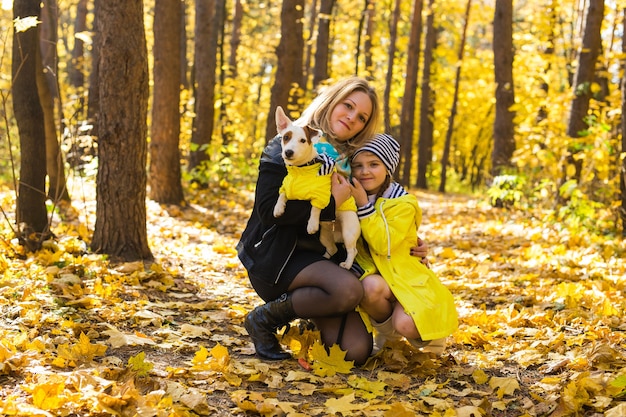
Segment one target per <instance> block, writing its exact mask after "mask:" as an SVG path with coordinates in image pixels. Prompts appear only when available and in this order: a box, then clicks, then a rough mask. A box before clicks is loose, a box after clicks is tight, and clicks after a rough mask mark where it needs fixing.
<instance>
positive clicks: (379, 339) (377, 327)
mask: <svg viewBox="0 0 626 417" xmlns="http://www.w3.org/2000/svg"><path fill="white" fill-rule="evenodd" d="M371 322H372V327H373V328H374V348H373V349H372V354H373V355H375V354H376V353H378V352H379V351H380V350H381V349H382V348H383V345H384V344H385V342H386V341H387V340H399V339H400V337H401V336H400V333H398V332H396V330H395V329H394V328H393V323H392V322H391V317H389V318H388V319H387V320H385V321H383V322H382V323H378V322H376V321H374V320H371Z"/></svg>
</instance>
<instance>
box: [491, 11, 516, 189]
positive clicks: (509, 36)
mask: <svg viewBox="0 0 626 417" xmlns="http://www.w3.org/2000/svg"><path fill="white" fill-rule="evenodd" d="M493 57H494V71H495V79H496V117H495V121H494V124H493V152H492V154H491V175H492V176H493V177H495V176H498V175H500V174H502V173H503V172H504V170H506V168H510V167H511V158H512V157H513V152H515V136H514V134H515V129H514V126H513V119H514V118H515V112H514V111H512V110H511V107H512V106H513V104H515V90H514V85H513V59H514V51H513V0H496V11H495V16H494V19H493Z"/></svg>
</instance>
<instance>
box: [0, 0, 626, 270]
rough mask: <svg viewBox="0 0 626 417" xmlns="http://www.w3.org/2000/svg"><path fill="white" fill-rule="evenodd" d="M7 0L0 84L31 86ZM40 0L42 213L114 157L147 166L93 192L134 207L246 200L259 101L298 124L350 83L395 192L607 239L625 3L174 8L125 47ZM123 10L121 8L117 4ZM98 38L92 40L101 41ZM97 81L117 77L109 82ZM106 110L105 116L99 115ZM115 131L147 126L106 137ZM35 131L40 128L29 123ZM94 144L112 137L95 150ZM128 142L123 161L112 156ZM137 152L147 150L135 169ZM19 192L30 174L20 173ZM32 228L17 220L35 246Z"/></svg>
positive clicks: (26, 154)
mask: <svg viewBox="0 0 626 417" xmlns="http://www.w3.org/2000/svg"><path fill="white" fill-rule="evenodd" d="M9 4H10V2H9V1H5V2H3V5H4V9H3V10H2V11H1V13H0V19H1V20H2V26H0V27H2V28H5V29H3V31H4V33H2V34H1V38H0V41H1V42H2V46H3V48H2V49H1V50H0V56H1V57H2V60H1V61H0V65H1V66H2V72H1V74H10V73H11V71H10V70H9V68H10V67H11V65H12V64H13V65H14V71H18V70H19V71H24V72H25V73H24V78H28V80H29V81H33V80H34V78H33V77H35V75H36V74H35V72H34V71H33V70H32V69H31V68H34V67H32V66H31V64H30V63H29V61H27V60H24V61H23V63H24V64H28V66H24V65H22V66H21V68H17V67H20V65H19V64H17V67H15V65H16V59H23V58H16V56H15V55H13V57H12V59H9V58H10V57H9V54H8V53H7V51H10V50H11V49H10V46H11V45H12V44H13V43H14V42H16V41H17V40H18V39H19V37H20V36H22V35H13V30H12V29H11V30H8V29H7V28H11V27H12V20H13V16H12V13H11V10H10V7H7V6H8V5H9ZM41 4H42V5H43V9H42V10H41V15H40V16H39V17H38V19H39V21H40V22H41V23H40V24H39V25H37V28H38V29H41V30H40V33H39V34H38V35H37V36H38V39H39V40H40V54H41V62H42V64H43V65H42V69H41V70H39V71H43V72H44V74H45V76H46V80H47V86H48V89H49V92H50V95H51V98H45V96H44V95H43V91H42V90H43V86H41V84H39V85H40V86H41V87H40V88H39V90H40V91H39V95H40V96H41V97H42V98H41V99H40V100H41V101H40V106H41V107H42V108H44V109H45V108H50V107H52V109H53V110H54V115H53V117H54V119H53V125H54V127H55V128H56V131H55V136H56V141H57V142H58V144H59V145H60V146H59V149H60V150H61V152H60V153H58V154H57V155H56V156H55V155H54V154H53V153H52V152H54V149H53V148H54V147H53V146H51V145H47V146H46V153H47V154H48V161H57V165H58V166H61V167H62V168H64V169H63V170H61V172H56V173H55V171H54V169H53V167H54V164H50V163H48V164H47V171H46V173H47V177H46V178H47V180H46V183H45V185H44V184H43V183H41V181H39V180H38V181H39V182H36V183H34V184H32V186H31V188H32V189H36V190H37V193H39V194H40V195H42V196H44V198H47V199H48V201H52V200H54V201H59V200H61V199H65V200H69V198H70V196H69V194H68V193H66V192H64V190H65V191H66V188H65V185H61V186H60V187H59V184H63V183H64V181H66V180H71V178H72V175H73V172H77V171H80V172H87V171H88V170H89V168H94V170H97V169H99V168H98V167H99V166H103V161H102V159H103V158H111V159H112V160H118V159H119V160H121V159H122V158H131V159H132V161H131V160H128V161H126V162H125V163H122V165H120V167H122V166H123V167H128V166H141V167H145V169H143V171H144V172H145V173H146V176H147V177H148V178H146V179H145V180H144V179H142V178H141V175H139V174H138V173H135V174H133V176H134V177H133V180H135V181H137V182H136V183H133V185H132V186H129V185H127V184H129V183H132V181H131V178H128V177H127V176H126V175H121V174H120V173H115V172H111V173H110V174H109V178H108V179H106V180H104V179H102V180H99V181H117V182H119V184H120V187H122V190H123V193H122V195H123V194H124V193H126V194H128V195H130V194H132V195H133V196H135V197H134V198H137V199H138V201H142V198H144V197H145V196H144V195H142V194H141V192H140V189H143V190H146V187H147V190H148V196H149V197H150V198H152V199H154V200H155V201H158V202H161V203H174V204H184V203H185V196H184V194H183V192H184V190H189V188H186V187H188V186H190V185H192V186H195V187H198V189H200V190H201V189H203V188H205V187H208V188H213V187H216V186H218V187H237V188H252V187H253V186H254V180H255V176H256V168H257V161H258V157H259V154H260V152H261V150H262V149H263V146H264V144H265V143H266V141H267V140H269V139H270V136H271V135H272V129H273V125H274V122H273V111H274V107H275V106H276V105H278V104H280V105H283V106H285V107H287V108H288V110H289V111H290V113H291V114H290V115H291V116H292V117H297V116H298V115H299V113H300V112H301V111H302V110H303V109H304V108H305V106H306V105H307V104H308V103H309V102H310V101H311V100H312V98H313V97H314V96H315V95H316V94H317V93H318V91H319V89H320V88H323V87H324V85H326V84H328V83H332V82H333V81H335V80H337V79H339V78H342V77H345V76H349V75H353V74H355V73H356V75H360V76H363V77H366V78H368V79H369V80H370V81H371V82H372V84H373V85H374V86H375V87H376V88H377V89H378V91H379V94H380V97H381V98H382V99H384V103H383V113H384V114H383V117H384V120H385V130H387V132H389V133H391V134H393V135H395V136H397V137H398V139H399V140H401V143H402V144H403V146H404V150H403V160H402V164H401V166H400V167H399V169H398V173H397V177H398V179H399V180H400V181H401V182H402V183H403V184H404V185H406V186H407V187H412V186H416V187H419V188H426V189H438V190H439V191H440V192H472V193H480V194H481V195H483V196H485V198H486V199H489V201H490V202H491V203H492V204H494V205H496V206H502V207H504V206H512V205H515V206H518V207H522V208H528V209H535V208H536V209H543V210H545V213H548V214H547V217H546V219H547V220H554V221H560V222H563V223H564V224H566V225H568V227H572V228H576V227H586V228H589V229H593V230H595V231H597V232H601V233H608V234H622V233H624V232H623V230H624V227H623V225H622V224H623V220H622V221H621V222H620V219H624V218H626V215H625V214H624V211H623V209H622V207H626V203H625V201H626V190H624V187H625V186H623V185H622V186H621V188H620V181H621V182H622V183H624V181H623V175H624V158H623V151H624V150H623V149H622V136H623V135H622V119H621V112H622V106H623V99H622V93H621V91H622V83H623V79H624V75H623V72H624V63H623V60H622V57H623V48H624V47H623V39H622V34H623V32H624V30H623V28H624V7H626V4H623V2H620V1H618V2H610V3H607V4H606V5H605V4H604V1H602V0H599V1H591V2H587V1H583V2H581V1H578V0H551V1H549V2H546V1H539V0H528V1H524V2H512V1H511V0H495V1H494V0H466V1H461V2H445V1H441V0H428V1H422V0H412V1H397V0H383V1H373V0H366V1H363V0H359V1H356V0H289V1H287V0H285V1H284V2H265V1H254V2H247V1H243V0H196V1H195V2H194V1H192V0H179V1H170V2H163V4H160V3H159V4H158V5H156V4H155V2H154V1H153V0H146V1H144V2H142V3H141V6H143V7H142V14H143V22H142V24H143V25H142V27H141V33H139V32H133V34H132V36H131V35H130V34H129V33H128V31H123V30H115V29H113V30H111V28H110V24H111V22H110V17H111V16H110V14H111V10H110V9H109V8H107V7H104V6H103V3H102V2H101V1H98V0H95V1H93V0H54V1H52V0H47V1H45V2H43V3H41ZM116 4H117V2H116ZM16 5H17V3H16ZM138 6H139V5H138V4H136V3H135V1H133V2H119V4H118V5H117V7H120V8H122V9H124V10H125V9H126V8H129V10H131V8H136V7H138ZM177 6H178V9H177V12H176V13H175V12H174V9H176V7H177ZM161 7H163V9H161ZM166 7H167V9H166ZM132 10H134V11H133V13H135V12H136V9H132ZM16 17H19V18H26V17H27V16H21V15H20V16H16ZM176 19H179V24H178V25H176V24H175V22H173V20H176ZM102 21H104V22H102ZM55 28H56V30H55ZM44 29H45V30H44ZM103 30H106V31H107V32H106V33H107V34H108V35H107V36H109V38H107V39H101V37H102V36H103V34H104V33H103V32H102V31H103ZM26 33H27V32H24V34H26ZM29 36H32V35H30V34H29ZM116 36H117V37H120V38H121V39H115V37H116ZM142 36H145V39H146V50H147V68H148V73H147V74H148V75H149V76H150V82H149V83H148V82H147V81H143V78H142V81H141V82H138V81H137V79H135V78H133V77H130V76H129V74H135V71H138V69H137V68H135V66H136V65H143V64H141V61H142V60H140V59H138V58H139V57H140V55H141V54H142V52H141V48H138V49H134V48H128V46H129V45H135V44H134V42H135V38H138V37H142ZM131 38H132V39H131ZM174 43H177V44H178V47H176V46H175V45H174ZM103 48H113V49H114V50H117V52H115V55H113V57H114V58H111V55H104V56H103V55H102V54H103V52H105V51H106V49H103ZM120 48H122V49H121V50H120ZM108 53H111V51H109V52H108ZM174 55H177V56H174ZM110 59H114V61H109V60H110ZM11 61H13V62H11ZM174 66H176V67H178V70H175V69H174ZM27 69H28V71H29V72H28V73H26V71H27ZM105 70H106V71H107V72H106V73H103V71H105ZM108 71H119V73H118V75H117V76H113V77H112V76H111V74H110V73H109V72H108ZM102 78H105V80H108V81H103V80H102ZM16 80H17V81H12V80H11V79H10V78H9V77H7V76H4V75H3V77H2V78H0V93H1V94H2V98H3V104H4V105H3V108H2V110H3V112H4V113H3V115H4V120H5V123H4V124H2V126H0V137H2V138H7V140H3V141H2V142H1V143H0V156H1V158H0V166H1V172H2V180H3V183H6V184H9V185H11V184H12V183H13V180H12V178H11V175H12V172H13V171H12V168H11V167H12V164H15V166H19V165H20V164H22V169H23V168H24V165H30V164H31V163H30V162H29V161H30V159H29V158H32V157H33V156H34V155H35V154H34V153H33V152H36V151H35V150H32V148H31V147H29V146H28V145H26V146H25V145H24V144H20V143H19V141H17V140H15V138H17V137H18V136H19V137H20V139H22V136H23V133H22V132H21V130H20V131H18V125H19V117H18V114H19V108H20V102H19V95H18V90H20V88H25V87H20V85H19V83H18V82H19V78H17V79H16ZM31 88H32V87H31ZM103 88H106V89H107V90H106V91H109V93H110V92H111V91H114V90H115V89H117V90H120V91H119V92H118V94H119V96H120V97H124V95H123V94H121V93H122V91H124V92H126V93H127V94H128V95H127V96H126V97H125V98H120V100H126V101H127V103H125V106H122V104H123V103H119V102H115V101H107V97H102V96H101V94H103V92H104V91H105V90H103ZM176 91H178V93H177V92H176ZM144 95H145V97H146V98H147V111H146V112H144V111H143V110H141V108H142V106H143V99H141V100H137V103H136V104H135V102H134V101H131V97H136V98H138V97H144ZM133 100H134V99H133ZM50 103H52V104H50ZM114 104H115V105H116V106H119V108H120V109H121V110H119V111H117V112H116V113H115V114H114V115H112V114H111V109H110V108H109V107H110V106H113V105H114ZM103 106H105V107H103ZM176 109H177V113H176V114H177V116H178V119H177V120H174V119H176V117H175V116H174V112H175V111H176ZM131 110H132V111H131ZM46 114H48V113H46ZM104 116H106V119H105V120H101V119H102V118H103V117H104ZM138 118H139V119H145V120H136V119H138ZM129 119H132V120H134V122H135V123H139V124H141V123H146V124H147V126H148V127H149V128H147V129H143V128H141V127H139V128H137V127H133V129H130V128H122V127H123V126H125V123H130V122H129ZM46 126H48V122H46ZM116 126H117V127H116ZM39 128H41V132H44V125H41V126H37V129H39ZM102 129H104V130H102ZM111 129H113V130H111ZM111 132H114V137H115V139H114V141H113V142H110V141H111V140H112V139H111V138H110V137H109V138H108V139H107V137H108V136H107V135H109V134H111ZM49 137H51V135H46V141H48V140H49V139H48V138H49ZM105 140H107V141H109V142H103V141H105ZM131 142H132V143H133V144H134V145H133V146H134V147H138V148H133V149H137V150H138V152H131V153H128V152H125V151H124V149H125V148H124V146H126V145H127V144H128V143H131ZM140 142H141V143H140ZM105 143H112V144H115V149H114V150H113V149H112V151H113V152H112V153H110V154H109V155H108V156H107V154H106V149H101V147H102V146H106V145H105ZM142 143H144V144H147V145H146V146H149V147H147V148H145V149H149V151H150V152H149V155H148V157H146V158H145V160H144V150H143V148H142V147H143V145H142ZM38 151H41V150H40V149H39V150H38ZM146 152H147V151H146ZM98 159H100V160H98ZM59 161H60V162H59ZM116 163H119V161H118V162H116ZM59 164H60V165H59ZM98 164H99V165H98ZM38 168H41V167H38ZM61 173H62V174H64V175H59V174H61ZM165 174H167V175H165ZM138 175H139V176H138ZM137 176H138V177H137ZM66 177H67V179H66ZM20 181H21V183H22V184H25V181H30V180H28V178H27V177H25V176H22V177H21V178H20ZM144 182H145V184H144ZM100 186H103V185H100ZM123 187H132V188H128V189H127V188H123ZM129 190H132V192H129ZM18 191H19V193H20V194H22V193H24V194H25V195H24V196H23V197H25V196H26V195H27V194H28V193H27V191H25V190H23V189H20V190H18ZM120 192H122V191H120ZM137 196H138V197H137ZM102 198H105V199H107V198H108V199H113V200H115V199H119V198H121V197H120V194H118V193H116V194H114V195H110V196H108V197H107V196H103V197H102ZM41 201H43V200H41V199H40V200H38V201H37V203H36V204H37V206H41ZM113 202H114V201H111V203H113ZM102 204H104V202H102ZM35 212H36V211H35ZM35 212H33V213H35ZM137 214H138V215H139V217H138V219H137V220H138V221H139V224H141V221H142V220H141V214H140V213H137ZM21 218H22V219H24V215H22V216H21ZM104 221H105V223H104V224H109V223H108V222H109V220H104ZM40 223H41V222H36V223H35V224H33V225H30V226H29V227H30V229H32V228H33V227H34V229H35V231H36V232H38V233H42V236H43V235H45V233H44V232H45V230H44V229H45V226H43V227H42V225H41V224H40ZM116 227H120V226H119V225H118V226H116ZM140 227H141V226H140ZM40 229H41V230H40ZM140 235H141V234H140ZM96 237H98V239H99V240H100V241H102V239H103V238H104V240H106V239H107V238H106V237H103V236H100V235H98V233H96ZM138 239H139V240H141V238H138ZM113 246H119V243H117V244H115V245H113ZM143 246H144V245H143V244H140V245H138V246H137V248H142V247H143ZM104 247H106V246H103V245H101V244H99V245H98V248H104ZM116 250H117V251H118V252H119V248H116ZM116 250H113V249H107V250H106V251H105V252H108V253H114V252H116ZM135 252H136V253H135V254H134V255H132V256H130V257H131V258H132V257H133V256H138V257H140V258H141V257H144V256H149V253H148V252H147V251H146V250H145V248H143V249H139V250H137V251H135ZM120 253H121V252H120Z"/></svg>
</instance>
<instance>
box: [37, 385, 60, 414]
mask: <svg viewBox="0 0 626 417" xmlns="http://www.w3.org/2000/svg"><path fill="white" fill-rule="evenodd" d="M64 390H65V384H63V383H62V382H60V383H59V382H46V383H43V384H38V385H37V386H36V387H35V388H34V389H33V405H35V406H36V407H39V408H41V409H42V410H56V409H58V408H59V407H61V405H63V403H64V402H65V399H64V398H62V396H61V394H63V391H64Z"/></svg>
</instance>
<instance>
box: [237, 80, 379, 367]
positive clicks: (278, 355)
mask: <svg viewBox="0 0 626 417" xmlns="http://www.w3.org/2000/svg"><path fill="white" fill-rule="evenodd" d="M298 122H299V123H302V124H306V125H308V126H310V127H312V128H314V129H318V130H320V131H322V132H323V133H324V135H325V139H326V141H327V142H328V143H329V144H331V145H332V146H333V147H334V148H335V149H336V150H337V151H338V152H339V153H340V154H342V156H343V157H344V158H346V159H347V158H348V157H349V156H350V154H351V153H352V152H353V151H354V150H355V149H357V148H358V147H359V145H360V144H361V143H362V142H364V141H365V140H366V139H367V138H370V137H372V136H373V135H374V133H375V132H376V131H377V128H378V124H379V103H378V96H377V94H376V91H375V90H374V89H373V88H372V87H371V86H370V85H369V83H368V82H367V81H366V80H364V79H362V78H359V77H350V78H346V79H344V80H341V81H339V82H337V83H336V84H334V85H332V86H330V87H328V88H326V89H325V90H324V91H323V92H322V93H321V94H320V95H319V96H318V97H317V98H316V99H315V100H314V101H313V103H312V104H311V105H310V106H309V107H308V108H307V109H306V110H305V111H304V112H303V115H302V117H301V118H300V120H299V121H298ZM280 153H281V145H280V138H279V137H275V138H274V139H272V140H271V141H270V142H269V143H268V145H267V147H266V148H265V150H264V151H263V154H262V155H261V161H260V164H259V177H258V180H257V185H256V192H255V202H254V207H253V210H252V214H251V216H250V219H249V221H248V224H247V226H246V229H245V230H244V232H243V234H242V236H241V240H240V242H239V244H238V245H237V250H238V254H239V258H240V260H241V262H242V263H243V265H244V266H245V268H246V269H247V270H248V276H249V278H250V283H251V284H252V287H253V288H254V289H255V291H256V292H257V293H258V295H259V296H260V297H261V298H262V299H263V300H264V301H265V302H266V304H264V305H261V306H259V307H256V308H255V309H254V310H252V311H251V312H250V313H249V314H248V315H247V316H246V319H245V323H244V324H245V327H246V330H247V331H248V334H250V337H251V338H252V341H253V342H254V346H255V349H256V352H257V355H258V356H260V357H261V358H264V359H269V360H281V359H287V358H290V357H291V355H290V354H289V353H287V352H285V351H284V350H283V349H282V348H281V346H280V344H279V342H278V340H277V338H276V330H277V329H279V328H281V327H282V326H284V325H286V324H288V323H289V322H290V321H291V320H293V319H295V318H305V319H311V320H312V321H313V323H315V325H316V327H317V329H318V330H319V331H320V334H321V338H322V343H324V344H325V345H326V346H332V345H333V344H335V343H336V344H338V345H339V346H340V347H341V349H342V350H344V351H346V352H347V353H346V357H345V358H346V360H353V361H354V362H355V363H356V364H362V363H364V362H365V361H366V360H367V358H368V357H369V355H370V353H371V350H372V337H371V334H370V333H369V332H368V330H367V328H366V327H365V324H364V323H363V321H362V320H361V317H360V315H359V314H358V313H357V312H356V311H355V308H356V307H357V306H358V305H359V303H360V302H361V299H362V297H363V287H362V285H361V282H360V281H359V279H358V278H357V277H356V276H355V275H354V274H353V273H352V272H350V271H348V270H345V269H343V268H341V267H339V266H338V265H337V264H335V263H334V262H333V261H332V260H328V259H326V258H324V256H323V255H324V252H325V249H324V247H323V246H322V244H321V243H320V241H319V234H315V235H309V234H308V233H307V231H306V224H307V221H308V217H309V213H310V211H311V204H310V202H308V201H302V200H296V201H289V202H287V207H286V209H285V213H284V214H283V215H282V216H280V217H278V218H275V217H274V216H273V209H274V205H275V204H276V200H277V199H278V190H279V188H280V186H281V184H282V181H283V178H284V177H285V175H286V174H287V170H286V168H285V165H284V162H283V160H282V158H281V155H280ZM350 192H351V190H350V185H349V183H348V182H347V181H346V180H345V179H344V178H343V177H342V176H339V175H336V176H335V180H334V181H333V188H332V198H331V201H330V204H329V205H328V207H326V208H325V209H323V210H322V215H321V220H322V221H332V220H334V219H335V206H339V205H341V204H342V203H343V202H344V201H346V200H347V199H348V198H349V197H350Z"/></svg>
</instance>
